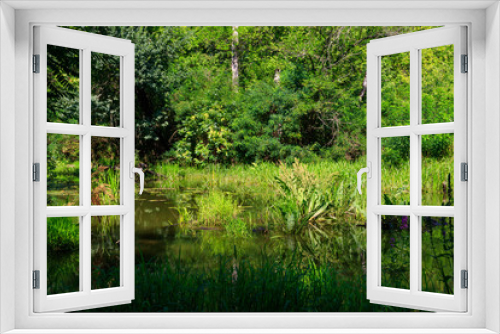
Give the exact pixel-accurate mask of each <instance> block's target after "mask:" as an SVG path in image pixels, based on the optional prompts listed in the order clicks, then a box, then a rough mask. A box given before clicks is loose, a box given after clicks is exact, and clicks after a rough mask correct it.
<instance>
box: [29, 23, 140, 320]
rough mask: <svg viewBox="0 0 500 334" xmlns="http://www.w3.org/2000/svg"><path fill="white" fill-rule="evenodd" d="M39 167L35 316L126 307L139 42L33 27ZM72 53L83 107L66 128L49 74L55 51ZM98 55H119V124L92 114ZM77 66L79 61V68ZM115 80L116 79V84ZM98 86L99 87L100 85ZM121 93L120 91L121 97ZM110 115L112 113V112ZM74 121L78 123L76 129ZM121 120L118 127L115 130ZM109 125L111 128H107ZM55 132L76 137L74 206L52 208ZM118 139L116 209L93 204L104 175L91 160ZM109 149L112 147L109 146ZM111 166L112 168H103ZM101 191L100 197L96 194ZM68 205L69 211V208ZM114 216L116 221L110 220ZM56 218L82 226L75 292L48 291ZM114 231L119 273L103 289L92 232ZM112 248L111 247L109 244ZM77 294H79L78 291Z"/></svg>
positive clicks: (130, 280) (130, 281)
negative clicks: (50, 165) (53, 102)
mask: <svg viewBox="0 0 500 334" xmlns="http://www.w3.org/2000/svg"><path fill="white" fill-rule="evenodd" d="M34 42H35V43H34V56H33V60H34V64H33V67H34V68H33V72H34V74H33V75H34V94H35V99H34V110H35V115H36V116H35V126H34V132H35V134H34V162H35V166H36V171H37V173H38V174H39V175H37V176H36V179H37V180H38V181H37V182H34V194H35V196H34V207H35V209H34V250H35V251H34V268H33V271H34V278H36V280H37V281H36V282H35V284H34V287H35V288H34V289H33V295H34V311H35V312H53V311H72V310H81V309H88V308H94V307H101V306H109V305H116V304H121V303H128V302H130V301H131V300H132V299H134V287H135V285H134V284H135V283H134V263H135V261H134V256H135V255H134V242H135V241H134V240H135V239H134V222H135V219H134V201H135V198H134V177H135V175H134V151H135V149H134V140H135V137H134V136H135V129H134V126H135V121H134V45H133V44H132V43H131V42H130V41H127V40H121V39H117V38H110V37H105V36H100V35H95V34H90V33H82V32H79V31H74V30H69V29H63V28H56V27H44V26H39V27H35V30H34ZM54 47H56V48H66V49H71V50H74V52H73V54H74V55H75V59H76V62H77V67H78V65H79V71H78V72H79V89H78V93H77V95H78V96H79V98H78V99H77V101H79V106H77V111H76V112H75V113H74V114H75V115H73V119H70V120H69V121H68V122H67V123H63V122H60V120H58V119H56V117H53V116H51V115H48V114H47V79H48V76H47V72H48V58H49V57H48V56H49V52H48V49H49V48H54ZM96 55H112V56H115V57H117V58H116V59H117V62H116V63H115V64H113V65H114V66H115V67H116V68H115V71H116V72H118V75H116V77H117V80H116V82H117V85H115V86H113V87H112V89H114V90H115V92H114V93H115V94H116V95H117V96H118V98H117V99H118V100H119V101H118V108H119V110H118V111H117V112H116V114H117V115H116V116H115V118H118V121H115V122H110V121H109V120H108V121H101V122H99V120H98V119H96V118H95V117H94V114H93V111H92V108H93V107H92V101H91V99H92V93H93V92H92V89H93V87H92V85H93V82H92V73H91V72H92V70H99V69H95V68H94V69H93V66H92V61H93V56H96ZM78 63H79V64H78ZM110 81H111V80H110ZM94 85H95V83H94ZM116 90H118V92H116ZM108 112H109V110H108ZM71 123H76V124H71ZM114 123H116V126H112V125H114ZM102 124H104V125H105V126H102ZM53 135H61V136H66V137H67V138H74V139H75V141H76V142H77V143H78V144H77V145H78V146H79V150H78V149H77V152H78V151H79V157H77V159H78V160H79V165H80V168H79V178H78V180H79V182H78V183H79V196H77V197H78V199H77V200H76V201H74V202H73V203H64V205H61V204H53V203H51V202H50V201H48V200H47V179H48V173H47V142H48V138H49V137H50V136H53ZM111 140H113V141H115V142H116V143H117V145H116V146H112V149H116V150H117V152H116V154H117V156H118V157H117V159H116V160H117V173H118V174H119V176H118V179H119V181H118V182H117V183H118V187H119V190H118V192H119V195H118V196H117V197H118V199H117V200H116V201H115V202H114V203H107V204H111V205H98V204H100V203H96V201H92V190H93V189H92V185H93V184H95V182H93V181H95V180H93V178H98V175H97V174H98V173H99V172H100V170H101V169H100V168H99V167H101V166H99V167H98V168H96V169H97V170H96V171H95V172H94V173H92V168H91V166H92V163H93V162H92V161H91V160H92V156H96V155H99V154H100V152H99V149H100V148H101V147H102V145H101V146H98V145H95V143H96V142H98V141H101V142H102V141H105V145H106V143H107V142H106V141H111ZM108 146H109V145H108ZM103 168H109V166H103ZM94 194H95V192H94ZM69 205H70V206H69ZM111 217H112V218H111ZM54 218H63V219H64V218H66V221H68V218H69V219H72V221H73V222H74V223H76V224H77V225H78V226H79V258H78V261H75V262H78V263H79V268H78V270H77V272H78V276H79V277H78V280H79V287H77V288H76V289H73V290H71V291H67V290H65V291H64V292H65V293H60V291H57V290H56V291H52V292H51V291H48V289H47V285H48V284H47V281H48V276H49V274H50V273H49V272H48V271H49V270H50V268H48V265H47V263H48V260H49V259H48V258H47V235H48V234H47V228H48V226H50V225H51V224H55V220H54ZM111 221H113V223H114V224H117V225H118V226H115V228H116V230H117V234H118V237H119V239H118V241H116V243H117V244H118V246H116V247H119V256H118V258H119V260H118V261H119V263H118V267H119V273H117V277H116V280H115V282H114V284H113V285H112V286H97V285H96V284H94V282H93V279H94V277H93V274H92V265H93V263H92V262H93V259H92V253H93V252H95V251H96V248H98V247H103V246H99V245H96V246H94V245H93V242H95V241H94V240H92V236H91V235H92V234H94V229H95V230H96V231H95V232H96V233H95V234H98V231H99V230H100V229H103V228H105V225H111ZM104 247H109V246H104ZM75 290H76V291H75Z"/></svg>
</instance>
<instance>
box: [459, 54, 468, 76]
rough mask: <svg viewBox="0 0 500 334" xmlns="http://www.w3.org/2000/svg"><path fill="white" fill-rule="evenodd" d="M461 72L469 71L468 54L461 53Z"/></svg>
mask: <svg viewBox="0 0 500 334" xmlns="http://www.w3.org/2000/svg"><path fill="white" fill-rule="evenodd" d="M461 72H462V73H467V72H469V56H467V55H462V71H461Z"/></svg>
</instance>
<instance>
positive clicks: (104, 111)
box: [91, 52, 120, 126]
mask: <svg viewBox="0 0 500 334" xmlns="http://www.w3.org/2000/svg"><path fill="white" fill-rule="evenodd" d="M91 61H92V74H91V75H92V125H101V126H120V57H119V56H112V55H108V54H104V53H97V52H92V60H91Z"/></svg>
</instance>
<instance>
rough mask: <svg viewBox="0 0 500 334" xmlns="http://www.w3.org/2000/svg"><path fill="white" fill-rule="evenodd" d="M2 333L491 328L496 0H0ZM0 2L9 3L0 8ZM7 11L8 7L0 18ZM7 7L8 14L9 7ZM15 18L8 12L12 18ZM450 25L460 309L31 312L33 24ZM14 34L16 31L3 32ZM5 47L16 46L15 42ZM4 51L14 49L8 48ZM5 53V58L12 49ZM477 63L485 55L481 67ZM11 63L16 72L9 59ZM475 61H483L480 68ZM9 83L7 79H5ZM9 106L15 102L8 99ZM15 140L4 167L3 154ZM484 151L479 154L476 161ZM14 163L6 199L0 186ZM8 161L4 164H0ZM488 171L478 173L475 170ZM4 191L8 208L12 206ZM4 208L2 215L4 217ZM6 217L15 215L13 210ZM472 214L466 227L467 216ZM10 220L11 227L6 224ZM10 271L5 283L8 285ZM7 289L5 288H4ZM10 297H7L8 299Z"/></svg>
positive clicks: (495, 255) (498, 145)
mask: <svg viewBox="0 0 500 334" xmlns="http://www.w3.org/2000/svg"><path fill="white" fill-rule="evenodd" d="M0 11H1V14H2V15H3V16H2V18H1V19H0V23H1V24H2V29H0V32H1V37H2V38H1V41H0V43H1V47H0V51H1V54H2V57H1V58H0V61H1V76H0V79H1V82H2V85H1V87H0V93H1V104H0V113H1V115H2V123H1V126H2V130H1V135H2V139H5V138H10V136H9V134H8V133H7V131H4V130H3V129H4V128H9V126H10V127H12V128H15V131H12V132H15V145H12V142H9V141H5V140H1V141H0V147H1V150H0V152H1V154H2V155H1V157H0V160H1V161H0V164H1V173H0V178H1V180H0V182H2V183H1V188H0V189H1V190H2V193H3V194H4V195H3V198H2V201H1V214H2V217H3V218H2V219H1V221H0V223H1V232H2V233H0V236H1V238H2V241H1V248H0V257H1V261H0V264H1V265H2V273H1V278H2V281H1V286H0V295H1V301H2V305H1V306H0V320H1V321H0V325H1V326H2V333H3V332H4V331H7V330H10V329H13V331H12V332H11V333H16V334H21V333H26V334H27V333H30V334H33V333H82V331H83V332H85V333H205V332H210V333H249V332H252V333H254V332H255V333H364V334H367V333H434V334H436V333H497V332H499V331H500V321H499V319H500V318H499V314H500V312H499V310H500V298H499V288H500V285H499V277H500V269H499V268H500V261H499V254H500V253H499V244H500V243H499V240H500V238H499V233H498V232H499V227H498V226H499V224H498V216H499V214H498V212H499V210H500V206H499V205H498V200H499V198H500V186H499V185H500V181H499V180H500V178H499V175H500V174H499V173H498V170H499V169H498V166H499V164H498V161H499V156H500V153H499V152H500V139H499V138H500V137H499V136H500V135H499V131H498V129H499V124H500V123H499V117H500V116H499V114H498V106H499V103H500V102H499V101H500V95H499V94H498V91H499V89H500V79H499V78H500V71H499V68H500V67H499V64H500V57H499V54H500V39H499V36H500V23H499V22H500V10H499V6H498V1H482V2H481V1H439V0H436V1H433V2H428V1H412V0H401V1H397V2H395V1H369V2H368V1H330V2H327V1H294V2H291V1H266V2H262V1H232V2H230V3H229V2H227V3H224V4H222V5H221V3H220V2H218V1H203V2H200V1H183V2H182V3H181V2H176V1H133V0H130V1H98V2H96V1H44V0H37V1H21V0H19V1H18V0H9V1H2V3H0ZM7 14H8V15H7ZM5 16H7V19H5ZM9 18H10V19H9ZM14 18H15V20H14ZM39 24H48V25H84V26H85V25H86V26H88V25H118V26H129V25H166V26H170V25H214V26H215V25H229V26H230V25H283V26H286V25H302V26H317V25H331V26H336V25H345V26H349V25H366V26H374V25H391V26H395V25H410V26H418V25H450V24H464V25H467V26H468V27H469V30H468V34H469V37H470V42H469V44H468V51H469V55H470V56H471V57H470V59H469V61H470V62H469V64H470V65H469V66H470V68H471V69H472V68H473V70H471V73H469V79H468V83H469V87H470V90H469V92H468V95H469V98H468V105H469V110H470V112H469V113H468V120H469V121H468V136H469V142H468V146H469V154H470V160H469V162H470V169H469V173H470V174H469V178H470V181H469V189H468V192H469V199H470V201H469V202H468V208H469V210H468V216H469V221H470V224H468V232H469V233H468V237H469V241H470V242H469V243H468V246H467V247H468V249H469V257H468V265H469V269H470V272H469V289H468V310H467V312H466V313H446V312H439V313H419V314H416V313H412V314H408V313H397V314H394V313H390V314H388V313H384V314H381V313H379V314H373V313H316V314H311V313H299V314H297V313H295V314H284V313H275V314H263V313H253V314H244V313H239V314H220V313H219V314H144V313H142V314H139V313H127V314H120V313H107V314H106V313H86V314H74V313H33V293H32V289H31V270H32V268H33V261H32V254H33V247H32V245H33V240H32V235H33V233H32V225H33V222H32V220H33V211H32V207H33V203H32V197H33V196H32V194H33V184H32V181H31V163H32V162H33V160H32V157H33V151H32V150H33V148H32V143H33V135H32V131H33V122H32V117H33V108H32V104H33V101H32V74H31V73H30V72H31V58H30V57H31V55H32V51H33V50H32V27H33V25H39ZM14 38H15V43H14V42H13V39H14ZM14 47H15V50H14ZM14 56H15V58H14ZM14 59H15V61H14ZM486 66H487V67H486ZM14 67H15V74H14V71H13V68H14ZM486 68H487V69H488V70H486ZM14 85H15V86H14ZM13 110H15V111H13ZM486 150H488V153H487V154H486ZM14 152H15V168H12V167H13V166H12V163H11V162H12V158H14ZM486 163H487V164H486ZM14 170H15V188H16V191H15V201H11V202H7V201H6V200H5V198H6V197H7V194H9V195H10V196H12V191H11V190H10V189H8V188H5V186H7V187H10V186H12V187H13V186H14V182H11V183H9V182H8V181H9V180H10V178H11V175H12V174H13V172H14ZM11 172H12V173H11ZM486 175H488V179H487V180H488V182H486ZM12 203H14V208H15V213H14V212H12V211H14V208H12ZM6 216H8V218H6ZM14 219H15V224H13V221H14ZM472 225H473V227H472ZM14 231H15V233H14ZM13 282H15V289H12V286H13V284H12V283H13ZM13 290H15V291H13ZM13 305H14V307H13Z"/></svg>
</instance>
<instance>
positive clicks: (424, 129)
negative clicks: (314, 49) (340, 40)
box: [367, 26, 468, 312]
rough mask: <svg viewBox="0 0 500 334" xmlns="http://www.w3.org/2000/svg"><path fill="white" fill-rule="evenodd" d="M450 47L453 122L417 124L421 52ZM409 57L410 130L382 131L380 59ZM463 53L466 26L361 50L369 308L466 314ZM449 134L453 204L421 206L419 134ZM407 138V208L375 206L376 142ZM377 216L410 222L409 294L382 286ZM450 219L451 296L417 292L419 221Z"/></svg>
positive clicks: (377, 185)
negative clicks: (365, 77) (364, 81)
mask: <svg viewBox="0 0 500 334" xmlns="http://www.w3.org/2000/svg"><path fill="white" fill-rule="evenodd" d="M445 45H454V122H451V123H442V124H422V120H421V75H422V73H421V50H422V49H427V48H434V47H439V46H445ZM403 52H409V55H410V111H409V112H410V125H409V126H400V127H382V123H381V117H382V116H381V58H382V57H383V56H386V55H391V54H396V53H403ZM463 54H467V44H466V27H462V26H454V27H446V28H438V29H432V30H427V31H421V32H415V33H411V34H405V35H399V36H394V37H389V38H383V39H379V40H375V41H372V42H370V43H369V44H368V47H367V68H368V103H367V161H368V163H370V162H371V166H373V170H372V177H371V178H369V179H368V184H367V199H368V203H367V230H368V232H367V253H368V254H367V258H368V264H367V285H368V286H367V294H368V299H370V301H371V302H373V303H378V304H385V305H393V306H401V307H408V308H416V309H422V310H439V311H456V312H465V311H466V310H467V290H466V289H462V288H461V280H460V277H461V270H467V182H462V181H461V174H460V164H461V163H463V162H468V160H467V122H466V119H467V118H466V116H467V74H466V73H461V55H463ZM443 133H453V134H454V176H453V177H454V181H455V182H454V183H455V188H454V196H455V197H454V201H455V203H454V205H455V206H453V207H444V206H424V205H422V199H421V197H422V196H421V194H422V191H421V183H422V168H421V167H422V166H421V165H422V161H421V135H424V134H425V135H429V134H443ZM395 136H406V137H409V139H410V180H409V183H410V205H407V206H403V205H394V206H392V205H391V206H390V205H381V197H382V196H381V194H382V188H381V168H382V166H381V153H382V152H381V151H382V145H381V139H382V138H386V137H395ZM382 215H398V216H399V215H405V216H409V217H410V289H409V290H405V289H396V288H390V287H384V286H382V283H381V277H382V233H381V232H382V222H381V216H382ZM425 216H427V217H435V216H439V217H454V280H453V286H454V289H453V290H454V294H453V295H447V294H440V293H431V292H425V291H422V259H421V255H422V243H421V235H422V230H421V224H422V217H425Z"/></svg>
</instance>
